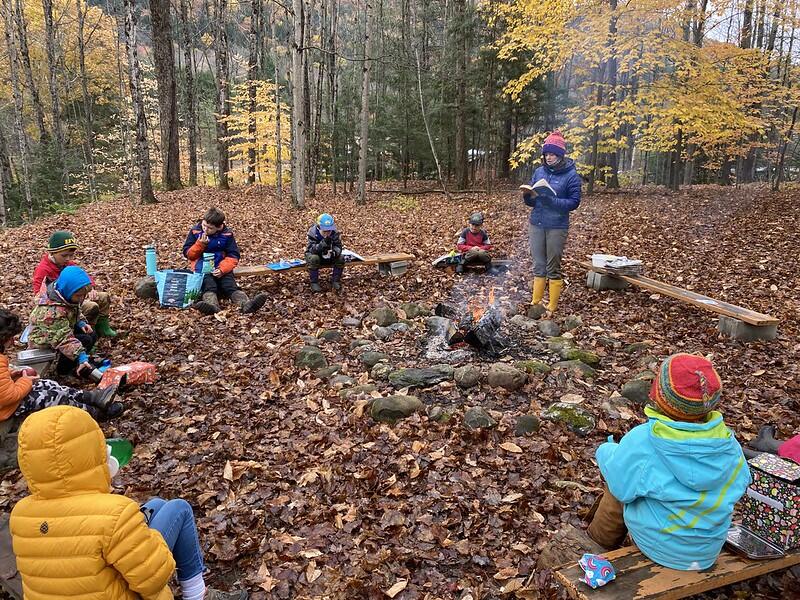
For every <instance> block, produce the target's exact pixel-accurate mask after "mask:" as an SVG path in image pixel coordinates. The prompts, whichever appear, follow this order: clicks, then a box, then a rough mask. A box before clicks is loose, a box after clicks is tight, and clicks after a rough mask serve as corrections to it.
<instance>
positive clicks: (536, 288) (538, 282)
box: [531, 277, 547, 304]
mask: <svg viewBox="0 0 800 600" xmlns="http://www.w3.org/2000/svg"><path fill="white" fill-rule="evenodd" d="M546 285H547V277H534V278H533V294H532V295H531V304H539V303H540V302H541V301H542V298H544V288H545V286H546Z"/></svg>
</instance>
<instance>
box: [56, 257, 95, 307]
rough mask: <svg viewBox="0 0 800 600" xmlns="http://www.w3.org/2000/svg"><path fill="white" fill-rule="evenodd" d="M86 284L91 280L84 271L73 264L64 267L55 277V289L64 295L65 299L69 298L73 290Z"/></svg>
mask: <svg viewBox="0 0 800 600" xmlns="http://www.w3.org/2000/svg"><path fill="white" fill-rule="evenodd" d="M87 285H92V280H91V279H89V276H88V275H87V274H86V271H84V270H83V269H81V268H80V267H76V266H74V265H73V266H70V267H65V268H64V270H62V271H61V274H60V275H59V276H58V279H56V290H57V291H58V293H59V294H61V295H62V296H64V299H65V300H70V299H71V298H72V296H73V294H74V293H75V292H77V291H78V290H80V289H83V288H85V287H86V286H87Z"/></svg>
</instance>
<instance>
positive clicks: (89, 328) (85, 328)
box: [81, 323, 94, 334]
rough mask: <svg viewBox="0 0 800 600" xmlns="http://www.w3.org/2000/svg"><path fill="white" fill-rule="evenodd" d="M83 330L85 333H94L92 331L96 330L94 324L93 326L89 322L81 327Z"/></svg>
mask: <svg viewBox="0 0 800 600" xmlns="http://www.w3.org/2000/svg"><path fill="white" fill-rule="evenodd" d="M81 331H82V332H83V333H86V334H89V333H92V331H94V329H92V326H91V325H89V324H88V323H86V325H84V326H83V327H81Z"/></svg>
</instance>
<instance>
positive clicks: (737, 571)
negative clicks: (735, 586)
mask: <svg viewBox="0 0 800 600" xmlns="http://www.w3.org/2000/svg"><path fill="white" fill-rule="evenodd" d="M604 556H605V557H606V558H607V559H608V560H610V561H611V564H613V565H614V569H615V570H616V572H617V578H616V579H615V580H614V581H612V582H610V583H608V584H606V585H605V586H603V587H601V588H598V589H596V590H593V589H591V588H590V587H589V586H588V585H586V584H585V583H583V581H581V578H582V577H583V569H581V568H580V567H579V566H578V565H577V563H576V564H574V565H572V566H564V567H561V568H560V569H559V570H557V571H555V577H556V580H557V581H558V582H559V584H561V585H562V586H563V587H564V589H565V590H566V591H567V593H568V594H569V596H570V598H573V599H574V600H623V599H624V600H655V599H656V598H658V599H659V600H677V599H678V598H688V597H689V596H693V595H695V594H700V593H702V592H707V591H709V590H715V589H717V588H721V587H723V586H726V585H730V584H732V583H736V582H738V581H744V580H746V579H751V578H753V577H758V576H759V575H764V574H765V573H770V572H772V571H778V570H780V569H786V568H788V567H791V566H793V565H796V564H800V553H795V554H789V555H786V556H783V557H781V558H775V559H771V560H750V559H748V558H744V557H742V556H739V555H738V554H733V553H732V552H729V551H727V550H723V552H722V554H720V556H719V559H718V560H717V562H716V564H715V565H714V566H713V567H711V569H709V570H707V571H676V570H674V569H668V568H666V567H662V566H660V565H657V564H655V563H654V562H652V561H651V560H650V559H648V558H647V557H646V556H644V555H643V554H642V553H641V552H639V549H638V548H636V547H635V546H628V547H626V548H621V549H619V550H613V551H611V552H607V553H606V554H605V555H604Z"/></svg>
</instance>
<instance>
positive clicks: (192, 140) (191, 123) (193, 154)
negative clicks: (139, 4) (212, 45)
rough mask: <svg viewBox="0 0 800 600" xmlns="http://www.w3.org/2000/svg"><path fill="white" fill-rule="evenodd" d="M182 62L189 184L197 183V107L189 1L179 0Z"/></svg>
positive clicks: (194, 184)
mask: <svg viewBox="0 0 800 600" xmlns="http://www.w3.org/2000/svg"><path fill="white" fill-rule="evenodd" d="M180 11H181V25H182V29H183V62H184V63H185V65H184V68H185V70H186V128H187V129H188V132H189V185H190V186H192V187H193V186H196V185H197V107H196V106H195V97H194V94H195V90H194V56H193V55H194V52H193V49H194V44H193V42H192V30H191V29H190V21H189V1H188V0H180Z"/></svg>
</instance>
